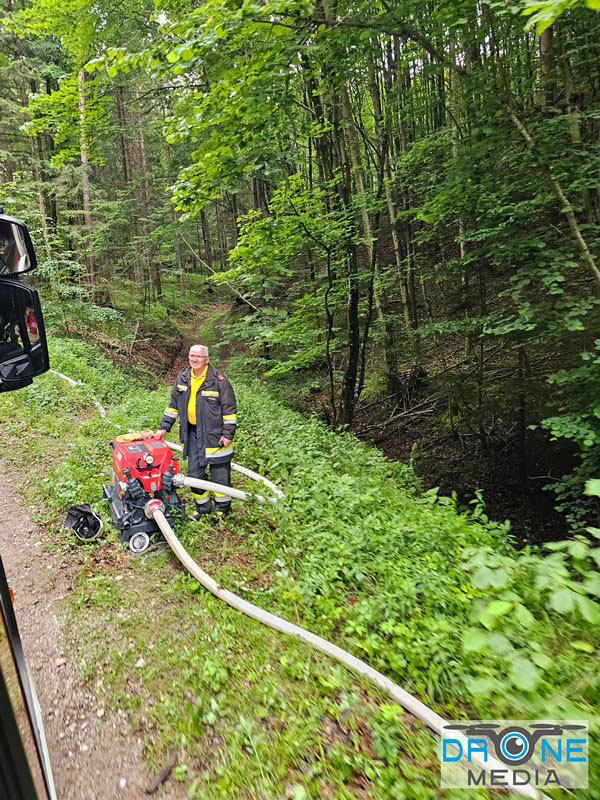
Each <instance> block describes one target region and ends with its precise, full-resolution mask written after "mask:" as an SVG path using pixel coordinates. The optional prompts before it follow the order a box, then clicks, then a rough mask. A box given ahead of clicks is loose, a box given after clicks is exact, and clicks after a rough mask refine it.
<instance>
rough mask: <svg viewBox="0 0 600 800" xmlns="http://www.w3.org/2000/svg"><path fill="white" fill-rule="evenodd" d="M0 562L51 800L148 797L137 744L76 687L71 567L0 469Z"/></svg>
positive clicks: (180, 794) (123, 722)
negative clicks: (34, 699)
mask: <svg viewBox="0 0 600 800" xmlns="http://www.w3.org/2000/svg"><path fill="white" fill-rule="evenodd" d="M0 481H1V482H2V486H3V491H4V502H3V504H2V508H1V509H0V529H1V530H2V560H3V563H4V568H5V570H6V574H7V577H8V582H9V585H10V586H11V587H12V588H13V590H14V593H15V612H16V615H17V621H18V624H19V630H20V633H21V639H22V641H23V648H24V650H25V655H26V658H27V660H28V662H29V666H30V668H31V671H32V673H33V676H34V679H35V683H36V687H37V691H38V695H39V700H40V705H41V707H42V713H43V719H44V726H45V729H46V738H47V741H48V749H49V751H50V760H51V763H52V769H53V773H54V781H55V784H56V790H57V795H58V800H139V798H142V797H148V795H147V794H145V792H144V788H145V787H146V785H147V784H148V782H149V780H150V777H151V776H149V775H148V774H147V771H146V764H145V759H144V749H143V744H142V739H141V738H139V737H138V736H137V735H136V733H135V732H132V731H131V728H130V723H129V720H128V719H127V717H126V716H125V714H124V713H117V714H111V713H109V712H108V711H105V709H104V707H103V705H102V703H101V701H98V700H97V698H96V697H95V694H94V690H93V687H88V686H85V685H83V683H82V679H81V674H80V672H81V671H80V667H79V666H78V664H77V661H78V658H79V656H80V654H81V652H82V650H83V644H84V642H82V641H78V639H77V638H75V639H72V638H71V637H69V636H67V633H66V631H65V627H64V623H65V614H66V598H67V597H68V594H69V592H70V591H71V589H72V588H73V587H72V583H71V579H72V577H74V573H75V572H76V570H77V565H76V564H74V563H67V562H66V561H65V560H64V559H63V558H61V555H60V554H57V553H53V552H52V551H50V550H49V549H48V548H47V547H46V546H45V544H46V542H47V537H46V535H45V533H44V531H43V530H41V529H40V528H39V526H37V525H36V524H35V523H34V522H33V521H32V519H31V517H30V515H29V512H28V510H27V509H26V508H25V506H24V504H23V500H22V498H21V497H20V496H19V494H18V491H17V481H16V480H15V478H14V476H13V475H11V473H10V472H9V470H7V469H6V467H4V466H3V465H2V464H0ZM156 797H160V798H161V799H162V800H182V798H184V797H185V791H184V790H183V788H182V787H181V785H180V784H176V783H167V784H166V786H165V787H164V788H163V789H162V790H161V791H159V792H158V793H157V795H156Z"/></svg>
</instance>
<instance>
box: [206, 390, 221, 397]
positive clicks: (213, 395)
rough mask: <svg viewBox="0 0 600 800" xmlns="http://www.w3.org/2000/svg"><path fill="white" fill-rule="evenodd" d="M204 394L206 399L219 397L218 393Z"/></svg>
mask: <svg viewBox="0 0 600 800" xmlns="http://www.w3.org/2000/svg"><path fill="white" fill-rule="evenodd" d="M202 394H203V395H204V397H218V396H219V393H218V392H205V391H202Z"/></svg>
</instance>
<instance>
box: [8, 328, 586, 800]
mask: <svg viewBox="0 0 600 800" xmlns="http://www.w3.org/2000/svg"><path fill="white" fill-rule="evenodd" d="M52 350H53V353H52V356H53V366H54V368H56V369H58V370H60V371H61V372H65V373H66V374H68V375H70V376H71V377H74V378H78V379H79V380H81V381H83V382H84V383H85V385H86V386H85V388H81V387H71V386H69V385H68V384H66V383H65V382H63V381H60V379H58V378H56V377H55V376H53V375H46V376H43V377H42V378H40V379H38V380H37V381H36V383H35V385H34V386H33V387H30V388H28V389H25V390H22V391H20V392H16V393H11V394H8V395H0V431H1V432H2V435H3V437H4V438H6V439H7V440H8V441H9V442H13V443H14V444H15V447H14V448H11V449H10V455H9V456H8V457H9V458H11V459H12V460H13V463H14V464H15V466H17V467H18V468H19V469H20V470H24V469H27V474H28V476H29V480H28V482H27V483H26V484H25V488H24V491H25V492H26V494H27V495H28V498H29V499H30V500H31V501H34V502H35V503H37V504H38V506H39V508H40V512H39V513H40V515H41V517H42V518H43V519H44V520H45V521H46V522H47V523H48V526H49V545H50V546H52V547H55V548H59V549H60V551H61V553H62V554H63V556H64V557H65V558H67V559H69V560H70V562H71V563H72V564H75V565H76V569H77V579H76V581H75V582H74V585H73V591H72V593H71V596H70V598H69V619H70V626H71V631H72V640H73V648H74V649H76V650H77V651H78V658H79V660H80V662H81V668H82V676H83V678H84V679H85V680H88V681H90V682H91V683H92V684H93V685H95V686H96V689H97V691H98V693H99V694H102V695H103V696H105V697H106V698H108V699H109V702H110V703H112V704H113V707H115V708H116V707H120V708H123V709H125V710H126V712H127V713H128V715H129V716H130V718H131V720H132V725H133V726H134V728H135V729H137V730H138V731H139V732H140V733H139V734H138V735H143V736H144V739H145V741H146V743H147V747H148V752H149V758H150V763H151V764H158V763H159V762H160V761H161V759H162V758H163V757H164V756H165V754H166V753H167V752H168V750H169V749H171V748H173V747H177V748H179V750H180V754H181V756H180V758H181V762H180V767H179V768H178V771H177V774H176V777H177V778H178V779H181V780H182V781H185V782H186V783H187V784H188V787H189V796H190V798H194V797H197V798H200V797H202V798H204V797H207V798H213V797H215V798H216V797H232V798H233V797H235V798H237V797H239V798H246V797H248V798H256V797H260V796H264V797H290V798H295V799H296V800H297V799H298V798H306V797H315V798H317V797H318V798H321V797H336V798H347V797H373V798H379V797H381V798H383V797H386V798H387V797H394V798H415V800H417V798H433V797H438V796H440V793H439V790H438V789H437V788H436V787H437V783H438V775H437V767H436V757H435V741H434V738H433V737H432V736H431V735H430V734H428V733H427V732H426V731H424V730H423V728H422V726H420V725H419V724H418V723H416V722H415V721H414V720H413V719H411V718H410V717H409V716H408V715H406V714H403V713H402V711H401V709H399V707H398V706H396V705H395V704H392V703H390V702H388V700H387V699H386V698H385V697H384V696H382V695H381V694H380V693H378V692H377V691H375V690H374V689H373V688H372V687H370V686H368V685H367V684H364V683H363V682H361V681H360V680H358V679H357V678H356V677H355V676H353V675H351V674H349V673H348V672H347V671H346V670H344V669H342V668H341V667H338V666H336V665H333V664H331V663H330V662H329V661H327V660H326V659H324V658H321V657H320V656H318V655H316V654H314V653H312V652H311V651H310V650H309V649H308V648H306V647H304V646H303V645H300V644H298V643H295V642H293V641H291V640H288V639H287V638H283V637H281V636H279V635H276V634H275V633H272V632H270V631H268V630H266V629H264V628H262V627H260V626H259V625H258V624H257V623H254V622H252V621H249V620H247V619H245V618H243V617H241V616H240V615H239V614H236V613H235V612H233V611H231V610H230V609H228V608H227V607H225V606H223V604H221V603H219V601H217V600H216V599H214V598H212V596H210V595H207V593H206V592H204V591H203V590H201V589H200V588H199V587H198V585H197V584H196V583H195V582H194V581H193V580H192V579H191V578H189V577H188V576H186V575H185V574H184V573H183V572H182V571H181V569H180V568H179V567H178V565H177V563H176V562H175V559H174V557H173V556H171V555H170V554H169V553H168V552H164V551H162V552H158V553H151V554H148V555H147V556H146V557H143V558H138V559H134V558H130V557H129V554H128V553H127V552H125V551H123V550H122V548H121V547H120V545H119V543H118V540H117V536H116V534H115V533H114V532H109V534H108V538H107V539H106V540H104V541H103V542H102V543H101V544H96V545H93V546H91V547H86V548H83V547H77V546H76V545H75V544H74V543H73V542H72V541H71V540H70V539H69V538H68V537H67V536H66V534H65V533H64V532H63V531H62V530H61V529H60V527H59V524H58V522H57V521H60V520H61V519H62V518H63V517H64V513H65V511H66V509H67V508H68V507H69V506H70V505H72V504H73V503H81V502H90V503H92V504H93V505H94V506H95V507H96V508H99V509H101V511H102V514H103V516H104V518H105V523H107V528H108V529H109V531H110V526H109V525H108V517H107V515H106V513H105V512H104V509H103V508H102V505H101V502H100V496H101V494H100V485H101V483H102V482H103V481H105V480H108V478H109V469H110V465H109V450H108V446H107V445H108V442H109V441H110V439H111V438H113V436H114V435H115V434H116V433H117V432H118V431H119V430H121V431H124V430H127V429H130V428H132V429H141V428H147V427H149V428H155V427H156V425H157V422H158V420H159V419H160V417H161V414H162V410H163V408H164V405H165V402H166V397H167V391H166V389H165V388H161V389H159V390H157V391H149V390H148V389H147V388H145V387H144V385H143V383H140V382H139V380H138V379H137V378H131V377H129V376H125V375H124V373H123V372H121V371H120V370H119V369H117V368H116V367H115V366H114V365H113V364H112V363H111V362H109V361H108V360H107V359H105V358H104V357H103V356H102V355H101V354H100V353H99V352H98V350H97V349H96V348H94V347H92V346H90V345H87V344H85V343H83V342H81V341H77V340H73V339H63V340H58V339H54V342H53V345H52ZM230 374H231V377H232V379H233V380H234V383H235V386H236V390H237V393H238V398H239V416H240V420H241V426H240V431H239V436H238V438H237V439H236V446H237V450H236V460H237V461H239V462H240V463H243V464H245V465H247V466H249V467H251V468H253V469H257V470H258V471H260V472H262V473H263V474H266V475H268V476H269V477H270V478H271V479H272V480H274V481H275V482H277V483H278V484H279V485H280V486H282V487H283V488H284V489H285V491H286V501H285V502H284V503H283V504H282V505H281V506H280V507H279V508H277V509H263V508H260V507H255V506H252V505H248V506H243V507H242V506H241V504H237V506H236V514H235V515H234V516H233V517H232V518H231V522H228V527H227V529H225V530H223V531H220V532H217V531H214V530H212V529H211V528H210V527H209V526H208V525H203V524H186V525H184V526H182V529H181V531H180V533H181V534H182V538H183V541H184V543H185V544H186V546H187V547H188V548H189V550H190V552H191V553H192V554H193V555H194V556H195V557H196V558H197V559H198V560H199V561H200V563H201V564H202V565H203V567H204V568H205V569H206V570H207V571H208V572H209V573H210V574H212V575H214V576H215V577H216V578H217V579H218V580H219V581H220V583H222V584H223V585H225V586H226V587H227V588H230V589H231V590H232V591H234V592H236V593H238V594H241V595H242V596H244V597H246V598H247V599H249V600H251V601H252V602H255V603H256V604H258V605H260V606H262V607H264V608H267V609H268V610H271V611H274V612H275V613H278V614H280V615H281V616H283V617H285V618H287V619H290V620H292V621H294V622H298V623H300V624H303V625H305V626H306V627H308V628H310V629H311V630H313V631H315V632H317V633H320V634H322V635H324V636H326V637H327V638H329V639H331V640H333V641H335V642H336V643H338V644H340V645H342V646H344V647H346V648H347V649H348V650H350V651H351V652H353V653H355V654H356V655H357V656H359V657H361V658H363V659H365V660H366V661H368V662H369V663H370V664H372V665H373V666H375V667H377V668H378V669H380V670H382V671H383V672H385V673H386V674H388V675H389V676H390V677H392V678H393V679H395V680H396V681H398V682H399V683H401V684H402V685H403V686H405V688H407V689H408V690H409V691H412V692H414V693H416V694H418V695H419V696H421V697H422V698H423V699H425V700H426V702H427V701H428V702H429V703H430V704H432V705H434V706H435V707H436V709H437V710H439V711H440V712H441V713H443V714H446V715H447V716H449V717H458V716H462V715H465V714H468V715H469V716H471V717H473V718H475V717H480V718H488V719H489V718H495V717H503V718H515V719H528V718H538V717H540V718H546V719H547V718H552V717H555V718H559V719H574V718H576V719H581V718H590V717H592V716H593V715H594V714H595V709H596V708H597V703H598V698H599V695H600V685H599V678H598V670H597V648H598V645H599V644H600V626H599V615H598V606H597V605H596V603H595V602H594V599H593V598H594V596H596V595H598V593H599V586H598V580H597V573H594V563H595V562H596V563H597V560H598V553H599V551H598V548H593V547H592V546H590V545H589V544H588V540H583V539H582V540H580V541H577V542H572V543H571V544H569V545H568V546H566V547H565V548H561V549H557V550H556V551H555V552H553V553H551V554H550V555H548V556H546V557H542V556H541V555H540V554H539V553H536V552H533V551H531V550H523V551H521V552H518V553H517V552H516V551H515V550H514V549H513V548H512V546H511V544H510V533H509V527H508V526H507V525H501V524H498V523H493V522H491V521H490V520H488V519H487V517H486V515H485V510H484V509H483V508H482V506H481V504H474V505H473V506H472V508H471V509H470V510H469V511H468V512H465V511H460V510H459V509H458V508H457V507H456V503H455V502H454V501H453V500H452V499H451V498H443V497H437V495H436V493H435V492H429V493H426V494H424V495H423V494H422V493H420V492H419V488H418V485H417V481H416V479H415V477H414V474H413V472H412V470H411V468H410V466H407V465H404V464H400V463H392V462H389V461H387V460H386V459H385V458H384V457H383V456H382V455H381V454H380V453H379V452H378V451H376V450H374V449H372V448H369V447H367V446H365V445H363V444H361V443H359V442H358V441H357V440H356V439H354V438H353V437H352V436H350V435H336V434H333V433H331V432H329V431H328V430H326V429H325V428H324V427H323V426H322V424H321V423H320V422H318V421H317V420H315V419H305V418H303V417H301V416H300V415H298V414H296V413H294V412H291V411H289V410H288V409H286V408H285V407H284V406H283V405H282V404H280V403H278V402H276V401H274V400H272V399H271V398H270V396H269V395H268V393H267V391H266V390H265V388H264V387H262V386H261V385H260V384H259V383H251V382H249V381H248V379H247V376H245V375H243V373H242V372H240V373H239V374H236V370H235V364H233V365H232V368H231V369H230ZM92 393H93V394H94V395H95V396H96V397H97V398H98V399H100V400H101V401H102V402H104V403H105V405H107V407H109V415H108V418H107V420H104V421H103V420H101V419H100V418H99V416H98V415H97V413H96V412H95V410H94V407H93V405H92V404H91V394H92ZM117 426H120V427H117ZM17 443H18V444H19V446H18V447H17V446H16V445H17ZM591 538H592V539H593V537H591ZM594 769H595V770H596V772H594ZM591 784H592V785H593V786H594V785H595V786H598V785H599V783H598V773H597V767H594V763H593V761H592V776H591ZM590 792H591V793H590V794H588V795H587V796H589V797H593V790H590ZM444 796H448V797H452V796H457V793H451V792H447V793H446V794H445V795H444ZM468 796H469V797H473V798H475V797H477V793H474V792H469V793H468ZM581 796H582V797H583V796H586V795H585V793H583V792H582V793H581Z"/></svg>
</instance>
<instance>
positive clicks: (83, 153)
mask: <svg viewBox="0 0 600 800" xmlns="http://www.w3.org/2000/svg"><path fill="white" fill-rule="evenodd" d="M77 91H78V95H79V154H80V160H81V194H82V199H83V225H84V230H85V233H86V236H88V237H89V235H90V233H91V231H92V205H91V196H90V165H89V157H88V137H87V109H86V97H85V72H84V71H83V69H80V70H79V73H78V74H77ZM87 246H88V247H89V240H88V242H87ZM85 260H86V267H87V285H88V287H89V288H90V291H91V292H92V296H93V298H94V300H97V299H98V286H97V280H96V279H97V276H96V261H95V259H94V256H93V254H92V253H91V252H89V250H88V251H87V252H86V255H85Z"/></svg>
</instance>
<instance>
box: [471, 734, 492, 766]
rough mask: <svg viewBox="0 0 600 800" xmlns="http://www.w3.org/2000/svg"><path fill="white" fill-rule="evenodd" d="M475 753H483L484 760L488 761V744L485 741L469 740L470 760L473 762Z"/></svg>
mask: <svg viewBox="0 0 600 800" xmlns="http://www.w3.org/2000/svg"><path fill="white" fill-rule="evenodd" d="M473 753H483V760H484V761H487V760H488V743H487V742H486V740H485V739H469V747H468V760H469V761H472V760H473Z"/></svg>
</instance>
